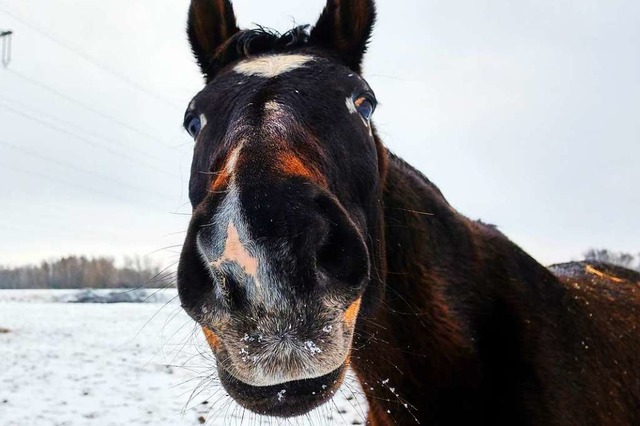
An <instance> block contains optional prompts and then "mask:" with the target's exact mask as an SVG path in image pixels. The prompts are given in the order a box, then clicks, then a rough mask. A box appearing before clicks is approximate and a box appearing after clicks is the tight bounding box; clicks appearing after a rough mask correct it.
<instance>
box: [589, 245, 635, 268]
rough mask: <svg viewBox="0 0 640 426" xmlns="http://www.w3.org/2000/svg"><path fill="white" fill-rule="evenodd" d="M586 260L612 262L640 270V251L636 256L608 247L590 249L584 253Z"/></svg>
mask: <svg viewBox="0 0 640 426" xmlns="http://www.w3.org/2000/svg"><path fill="white" fill-rule="evenodd" d="M584 259H585V260H597V261H599V262H607V263H612V264H614V265H619V266H623V267H625V268H629V269H635V270H636V271H640V253H639V254H638V255H637V256H634V255H632V254H630V253H625V252H614V251H611V250H607V249H593V248H592V249H589V250H587V251H586V252H585V253H584Z"/></svg>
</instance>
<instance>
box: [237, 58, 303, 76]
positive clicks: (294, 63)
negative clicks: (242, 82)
mask: <svg viewBox="0 0 640 426" xmlns="http://www.w3.org/2000/svg"><path fill="white" fill-rule="evenodd" d="M312 60H313V56H309V55H270V56H262V57H259V58H253V59H248V60H245V61H242V62H240V63H239V64H238V65H236V66H235V67H234V68H233V70H234V71H235V72H237V73H240V74H244V75H254V76H259V77H267V78H271V77H275V76H278V75H280V74H284V73H286V72H289V71H293V70H295V69H298V68H302V67H303V66H304V65H305V64H306V63H308V62H311V61H312Z"/></svg>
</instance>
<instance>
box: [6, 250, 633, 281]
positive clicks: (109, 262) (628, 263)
mask: <svg viewBox="0 0 640 426" xmlns="http://www.w3.org/2000/svg"><path fill="white" fill-rule="evenodd" d="M584 259H585V260H596V261H601V262H608V263H613V264H615V265H620V266H623V267H625V268H629V269H635V270H637V271H640V253H638V254H637V255H633V254H631V253H625V252H615V251H612V250H607V249H593V248H592V249H589V250H587V251H586V252H585V253H584ZM172 285H174V276H173V272H172V271H167V272H165V271H162V270H161V269H160V268H159V267H158V266H157V265H154V264H153V263H152V262H151V261H149V260H148V259H145V258H141V257H127V258H125V260H124V266H122V267H118V266H116V262H115V260H114V259H113V258H109V257H96V258H88V257H85V256H67V257H63V258H61V259H57V260H50V261H43V262H41V263H40V264H39V265H30V266H19V267H11V268H8V267H0V289H74V288H136V287H147V288H152V287H154V288H158V287H166V286H172Z"/></svg>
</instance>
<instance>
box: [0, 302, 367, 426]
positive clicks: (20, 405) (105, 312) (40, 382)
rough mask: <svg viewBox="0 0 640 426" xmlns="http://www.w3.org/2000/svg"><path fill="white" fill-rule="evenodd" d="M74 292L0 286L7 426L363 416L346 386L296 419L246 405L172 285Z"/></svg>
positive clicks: (1, 393) (0, 381)
mask: <svg viewBox="0 0 640 426" xmlns="http://www.w3.org/2000/svg"><path fill="white" fill-rule="evenodd" d="M76 296H77V292H73V291H66V292H57V293H56V292H55V291H18V290H1V291H0V425H1V426H8V425H16V426H18V425H20V426H22V425H39V426H47V425H123V424H127V425H146V424H150V425H154V426H161V425H172V426H173V425H200V424H203V423H205V424H207V425H212V426H218V425H220V426H223V425H224V426H226V425H240V424H247V425H255V424H261V425H269V424H273V425H277V424H293V425H296V424H301V425H308V424H313V425H334V424H335V425H345V424H346V425H351V424H363V423H364V422H363V420H362V418H363V414H362V413H363V412H365V411H366V404H365V402H364V401H362V398H361V397H359V396H355V394H353V393H352V392H351V391H349V390H348V389H347V387H346V386H343V388H342V389H341V392H340V394H339V396H336V398H335V399H334V401H332V402H329V403H328V404H325V406H323V407H321V408H320V409H318V410H316V411H314V412H312V413H310V414H309V415H308V416H305V417H301V418H297V419H290V420H286V421H284V420H278V419H270V418H261V417H259V416H256V415H254V414H252V413H249V412H246V411H245V410H243V409H242V408H240V407H239V406H238V405H237V404H235V403H233V402H232V401H231V400H230V399H229V398H228V397H227V396H226V395H225V393H224V390H223V389H222V388H221V387H220V386H219V385H218V384H217V381H216V377H215V374H213V372H214V364H213V360H212V358H211V355H210V352H209V350H208V348H207V347H205V346H204V338H203V337H202V336H201V334H200V331H199V329H197V328H196V327H195V325H194V322H193V321H192V320H191V319H190V318H189V317H187V316H186V315H185V314H184V313H183V312H182V310H181V309H180V307H179V305H178V304H177V303H176V302H175V300H172V299H173V297H174V296H175V294H174V293H173V292H171V291H167V292H163V293H159V294H157V295H154V296H153V297H152V298H149V299H147V301H153V303H108V304H107V303H65V301H68V300H74V298H75V297H76ZM85 299H86V298H85ZM167 302H168V303H167ZM352 381H353V379H352V378H351V379H350V380H349V382H351V383H350V384H349V385H348V388H349V389H354V388H355V386H356V385H355V384H353V383H352ZM356 393H357V391H356Z"/></svg>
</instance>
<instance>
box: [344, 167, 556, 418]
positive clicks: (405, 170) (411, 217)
mask: <svg viewBox="0 0 640 426" xmlns="http://www.w3.org/2000/svg"><path fill="white" fill-rule="evenodd" d="M383 201H384V229H385V246H386V263H387V265H386V284H385V288H384V296H383V300H382V301H381V303H379V305H378V309H377V311H375V313H374V314H371V315H368V316H363V317H362V318H360V319H359V323H358V327H357V329H356V340H355V346H354V352H353V364H354V367H355V370H356V373H357V374H358V376H359V379H360V381H361V382H362V386H363V387H364V388H365V392H367V394H368V395H369V396H370V398H369V400H370V403H371V405H372V409H373V411H376V409H377V408H376V407H377V406H378V405H380V404H382V403H379V402H376V401H382V400H387V401H391V402H389V403H387V406H386V407H385V409H384V410H381V409H380V407H378V411H380V412H381V415H383V416H384V415H385V414H384V413H385V412H386V409H387V407H388V406H389V404H391V405H392V406H393V408H392V409H390V411H392V410H393V409H395V410H396V413H398V411H400V412H401V413H400V415H401V416H402V415H404V416H406V419H405V420H406V421H407V422H408V423H407V424H411V423H413V421H414V420H415V419H413V418H412V415H411V413H409V411H410V410H408V409H407V408H406V407H405V406H404V403H405V402H408V403H409V404H412V403H413V404H414V405H415V404H416V402H415V401H411V398H412V395H420V398H429V395H432V396H433V400H434V404H435V405H437V404H436V403H435V401H436V400H438V398H439V397H438V390H437V388H438V387H440V388H441V389H455V388H467V389H469V388H474V387H475V386H476V384H477V382H478V380H480V375H481V374H482V373H481V369H482V367H481V364H482V362H481V360H480V359H479V356H478V353H477V348H476V342H475V338H476V336H477V334H476V333H477V331H478V329H479V328H480V327H481V325H480V322H481V321H483V320H481V319H480V318H479V317H478V316H476V313H477V312H486V311H487V309H492V308H487V306H493V305H492V303H493V301H494V300H497V298H498V296H499V293H501V292H502V293H504V290H503V287H504V285H507V286H509V285H511V283H514V282H515V283H518V284H522V282H523V281H531V282H536V281H544V280H548V279H550V275H549V273H548V272H547V271H546V269H545V268H543V267H542V266H540V265H539V264H537V263H536V262H535V261H534V260H533V259H531V258H530V257H529V256H528V255H526V254H525V253H524V252H523V251H522V250H520V249H519V248H518V247H517V246H516V245H515V244H513V243H511V242H510V241H509V240H508V239H507V238H506V237H504V236H503V235H502V234H501V233H500V232H498V231H497V230H495V229H494V228H493V227H491V226H488V225H485V224H482V223H479V222H474V221H470V220H469V219H467V218H466V217H464V216H462V215H461V214H459V213H457V212H456V211H455V210H454V209H453V208H452V207H451V206H450V205H449V204H448V203H447V201H446V200H445V198H444V197H443V196H442V194H441V193H440V191H439V190H438V188H437V187H436V186H435V185H433V184H432V183H431V182H429V181H428V180H427V179H426V178H425V177H424V176H422V175H421V174H420V173H419V172H417V171H416V170H415V169H413V168H411V167H410V166H409V165H407V164H406V163H404V162H403V161H402V160H400V159H399V158H397V157H395V156H392V155H390V157H389V162H388V168H387V174H386V179H385V186H384V193H383ZM551 279H552V278H551ZM514 287H515V288H521V287H522V285H519V286H517V285H515V286H514ZM524 287H526V286H524ZM518 291H519V290H518ZM482 305H484V306H482ZM477 315H480V314H477ZM390 378H392V379H390ZM394 381H395V383H394ZM372 395H373V398H371V396H372ZM393 401H395V405H394V402H393ZM403 401H405V402H403ZM438 401H439V402H438V404H440V403H441V400H438ZM396 419H397V417H396ZM402 424H404V423H402Z"/></svg>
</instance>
